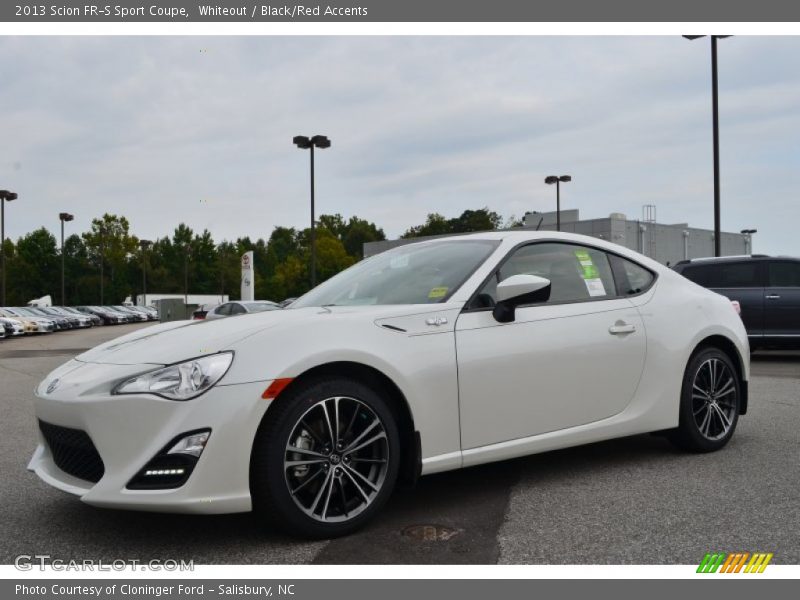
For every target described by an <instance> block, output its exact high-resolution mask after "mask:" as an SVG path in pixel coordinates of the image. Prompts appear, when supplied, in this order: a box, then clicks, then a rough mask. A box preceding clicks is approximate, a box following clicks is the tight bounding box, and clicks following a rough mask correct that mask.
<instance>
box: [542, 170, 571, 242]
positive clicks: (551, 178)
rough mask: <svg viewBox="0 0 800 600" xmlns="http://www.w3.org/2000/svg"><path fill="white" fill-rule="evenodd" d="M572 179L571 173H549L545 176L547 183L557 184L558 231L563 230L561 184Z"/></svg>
mask: <svg viewBox="0 0 800 600" xmlns="http://www.w3.org/2000/svg"><path fill="white" fill-rule="evenodd" d="M570 181H572V176H571V175H561V176H558V175H548V176H547V177H545V178H544V182H545V183H546V184H547V185H553V184H554V183H555V184H556V231H561V184H562V183H568V182H570Z"/></svg>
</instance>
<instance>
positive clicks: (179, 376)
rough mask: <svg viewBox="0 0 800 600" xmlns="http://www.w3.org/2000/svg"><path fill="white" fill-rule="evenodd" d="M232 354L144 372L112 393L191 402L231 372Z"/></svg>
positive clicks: (221, 353) (194, 359) (188, 361)
mask: <svg viewBox="0 0 800 600" xmlns="http://www.w3.org/2000/svg"><path fill="white" fill-rule="evenodd" d="M231 362H233V352H220V353H219V354H212V355H210V356H203V357H201V358H193V359H192V360H187V361H186V362H182V363H178V364H175V365H170V366H169V367H164V368H163V369H157V370H155V371H150V372H149V373H143V374H142V375H139V376H137V377H133V378H132V379H128V380H127V381H123V382H122V383H120V384H119V385H118V386H117V387H115V388H114V390H113V392H112V393H113V394H156V395H158V396H163V397H164V398H169V399H170V400H191V399H192V398H196V397H197V396H199V395H200V394H202V393H204V392H206V391H207V390H209V389H210V388H212V387H213V386H214V385H215V384H216V383H217V382H218V381H219V380H220V379H222V376H223V375H225V373H226V372H227V371H228V368H229V367H230V366H231Z"/></svg>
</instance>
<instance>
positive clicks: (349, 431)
mask: <svg viewBox="0 0 800 600" xmlns="http://www.w3.org/2000/svg"><path fill="white" fill-rule="evenodd" d="M277 402H279V404H278V405H276V406H274V407H271V408H270V411H269V412H268V413H267V417H266V420H265V421H264V423H263V424H262V426H261V427H260V429H259V432H258V435H257V436H256V440H255V444H254V447H253V457H252V460H251V475H250V481H251V493H252V496H253V508H254V510H255V511H256V514H257V516H258V518H259V519H261V520H263V521H266V522H268V523H269V524H271V525H275V526H278V527H280V528H281V529H284V530H286V531H288V532H289V533H294V534H299V535H302V536H305V537H313V538H321V537H336V536H339V535H344V534H346V533H350V532H351V531H354V530H355V529H357V528H359V527H360V526H362V525H363V524H364V523H366V522H367V521H368V520H369V519H370V518H371V517H372V516H373V515H375V513H377V512H378V511H379V510H380V508H381V507H382V506H383V504H384V503H385V502H386V500H387V499H388V497H389V495H390V494H391V492H392V489H393V488H394V484H395V480H396V478H397V471H398V465H399V457H400V445H399V434H398V430H397V426H396V424H395V418H394V415H393V414H392V410H391V408H390V407H389V405H388V404H387V403H386V402H385V401H384V400H383V398H382V397H381V395H380V394H379V393H377V392H376V391H375V390H373V389H372V388H370V387H368V386H366V385H364V384H362V383H361V382H359V381H355V380H352V379H349V378H338V377H334V378H326V379H322V380H317V381H314V382H309V383H306V384H301V385H300V386H299V387H297V388H294V389H289V390H287V391H286V396H285V397H284V396H281V397H280V399H279V400H278V401H277Z"/></svg>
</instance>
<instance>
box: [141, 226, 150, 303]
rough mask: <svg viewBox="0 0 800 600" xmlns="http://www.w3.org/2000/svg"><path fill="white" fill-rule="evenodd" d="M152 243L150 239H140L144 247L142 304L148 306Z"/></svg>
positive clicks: (142, 247)
mask: <svg viewBox="0 0 800 600" xmlns="http://www.w3.org/2000/svg"><path fill="white" fill-rule="evenodd" d="M152 244H153V242H151V241H150V240H139V248H141V249H142V306H147V249H148V248H149V247H150V246H151V245H152Z"/></svg>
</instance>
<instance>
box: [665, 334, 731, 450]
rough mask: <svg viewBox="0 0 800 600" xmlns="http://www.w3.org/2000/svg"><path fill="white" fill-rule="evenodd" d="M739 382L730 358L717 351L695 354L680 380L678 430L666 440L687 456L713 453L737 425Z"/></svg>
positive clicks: (714, 349)
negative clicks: (682, 450) (694, 453)
mask: <svg viewBox="0 0 800 600" xmlns="http://www.w3.org/2000/svg"><path fill="white" fill-rule="evenodd" d="M740 406H741V382H740V380H739V375H738V373H737V371H736V368H735V366H734V364H733V362H732V361H731V359H730V357H729V356H728V355H727V354H725V353H724V352H722V351H721V350H719V349H718V348H713V347H707V348H703V349H700V350H698V351H697V352H695V353H694V355H692V358H690V359H689V364H688V365H687V366H686V372H685V373H684V376H683V386H682V388H681V403H680V411H679V420H678V428H677V429H675V430H673V431H671V432H670V434H669V439H670V440H671V441H672V442H673V443H674V444H675V445H676V446H678V447H679V448H683V449H684V450H689V451H691V452H714V451H715V450H719V449H720V448H722V447H724V446H725V444H727V443H728V441H730V439H731V437H732V436H733V432H734V431H735V430H736V424H737V422H738V421H739V409H740Z"/></svg>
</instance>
